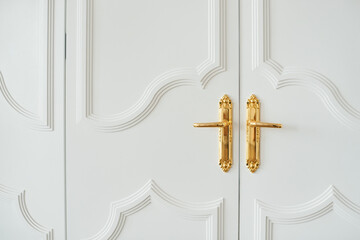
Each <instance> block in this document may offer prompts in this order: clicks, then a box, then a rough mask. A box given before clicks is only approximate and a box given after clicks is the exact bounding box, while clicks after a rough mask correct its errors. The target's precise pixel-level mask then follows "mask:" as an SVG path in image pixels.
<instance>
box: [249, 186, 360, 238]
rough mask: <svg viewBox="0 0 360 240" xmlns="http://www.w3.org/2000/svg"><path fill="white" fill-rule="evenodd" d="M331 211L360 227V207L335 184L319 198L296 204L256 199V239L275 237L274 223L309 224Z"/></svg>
mask: <svg viewBox="0 0 360 240" xmlns="http://www.w3.org/2000/svg"><path fill="white" fill-rule="evenodd" d="M331 211H334V212H335V213H336V214H337V215H338V216H340V217H342V218H343V219H345V220H346V221H347V222H349V223H350V224H352V225H353V226H355V227H358V228H360V206H357V205H356V204H354V203H353V202H351V201H350V200H349V199H347V198H346V197H345V196H344V195H343V194H342V193H341V192H340V191H339V190H337V189H336V188H335V187H334V186H333V185H331V186H330V187H329V188H328V189H327V190H326V191H325V192H324V193H322V194H321V195H320V196H318V197H317V198H315V199H313V200H311V201H309V202H307V203H304V204H300V205H296V206H289V207H282V206H274V205H270V204H266V203H264V202H262V201H259V200H255V240H272V239H273V237H272V232H273V225H274V224H286V225H293V224H302V223H307V222H311V221H313V220H315V219H318V218H321V217H322V216H324V215H326V214H327V213H329V212H331Z"/></svg>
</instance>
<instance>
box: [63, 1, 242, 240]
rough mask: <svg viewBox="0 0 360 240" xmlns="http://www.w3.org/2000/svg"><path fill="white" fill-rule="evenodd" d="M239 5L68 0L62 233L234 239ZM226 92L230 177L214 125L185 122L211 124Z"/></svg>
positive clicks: (101, 236) (85, 236) (82, 236)
mask: <svg viewBox="0 0 360 240" xmlns="http://www.w3.org/2000/svg"><path fill="white" fill-rule="evenodd" d="M237 8H238V6H237V3H236V1H229V2H227V3H226V4H225V1H223V0H202V1H196V2H194V1H180V2H179V1H168V0H166V1H162V0H158V1H151V3H150V2H148V1H130V2H129V1H128V2H124V1H120V2H119V1H108V0H107V1H95V0H94V1H78V2H77V3H76V2H69V3H68V6H67V17H68V18H67V23H68V25H67V33H68V39H67V42H68V45H67V46H68V51H67V52H68V55H67V133H66V135H67V139H66V141H67V143H66V145H67V147H66V148H67V183H68V185H67V191H68V195H67V196H68V226H69V228H68V237H69V239H143V238H144V237H145V236H147V237H149V238H156V239H184V238H186V239H196V240H198V239H209V240H210V239H229V238H230V239H235V238H237V234H238V231H237V228H238V185H237V182H238V170H237V168H238V166H239V165H238V163H237V162H236V159H238V147H237V146H238V145H237V144H238V141H237V138H238V134H237V132H238V124H237V123H238V110H237V108H238V107H236V106H238V46H237V43H238V12H237ZM229 49H230V50H231V51H229ZM224 94H228V95H229V96H230V98H232V101H233V104H234V108H235V111H234V130H233V132H234V136H233V137H234V140H233V144H234V153H233V158H234V160H235V161H234V164H233V167H232V169H231V170H230V171H229V172H228V173H224V172H222V170H221V168H220V167H219V165H218V130H217V129H195V128H193V126H192V125H193V123H194V122H201V121H205V122H207V121H217V120H218V102H219V99H220V98H221V97H222V96H223V95H224ZM225 223H226V224H225ZM175 229H176V230H175Z"/></svg>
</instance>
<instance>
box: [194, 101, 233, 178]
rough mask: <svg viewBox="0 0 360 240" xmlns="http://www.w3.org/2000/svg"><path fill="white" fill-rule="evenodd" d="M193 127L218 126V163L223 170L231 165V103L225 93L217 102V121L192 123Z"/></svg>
mask: <svg viewBox="0 0 360 240" xmlns="http://www.w3.org/2000/svg"><path fill="white" fill-rule="evenodd" d="M194 127H215V128H219V165H220V167H221V169H222V170H223V171H224V172H227V171H229V170H230V168H231V166H232V103H231V100H230V98H229V97H228V96H227V95H224V96H223V97H222V98H221V99H220V102H219V122H209V123H194Z"/></svg>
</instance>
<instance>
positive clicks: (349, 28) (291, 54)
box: [265, 0, 360, 114]
mask: <svg viewBox="0 0 360 240" xmlns="http://www.w3.org/2000/svg"><path fill="white" fill-rule="evenodd" d="M265 2H266V3H267V4H268V5H269V6H268V8H269V19H268V21H269V22H268V23H267V24H269V41H270V57H271V59H273V60H275V61H276V62H278V63H279V64H280V65H282V66H283V67H301V68H304V69H309V70H310V69H311V70H312V71H314V72H316V73H318V74H321V75H323V77H325V78H327V79H328V80H330V81H331V82H332V83H334V84H335V86H336V88H338V89H339V90H340V94H341V95H342V96H343V97H344V98H345V99H346V100H347V102H348V103H349V104H350V105H351V106H353V107H355V108H356V109H357V110H358V111H360V101H359V98H358V89H359V85H358V82H359V79H360V68H359V65H360V60H359V57H358V56H359V54H360V44H359V42H360V31H359V29H360V15H359V11H360V2H359V1H355V0H346V1H326V0H318V1H294V0H290V1H289V0H266V1H265ZM265 6H266V4H265ZM265 8H266V7H265ZM265 11H266V10H265ZM265 21H267V20H265ZM299 77H300V75H299ZM358 114H359V113H358Z"/></svg>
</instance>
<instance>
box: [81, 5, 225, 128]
mask: <svg viewBox="0 0 360 240" xmlns="http://www.w3.org/2000/svg"><path fill="white" fill-rule="evenodd" d="M208 3H209V6H208V28H209V31H208V32H209V33H208V57H207V59H205V60H204V61H203V62H202V63H201V64H200V65H198V66H196V67H194V68H176V69H172V70H169V71H167V72H164V73H162V74H160V75H159V76H157V77H156V78H155V79H153V80H152V81H151V82H150V84H149V85H148V86H147V87H146V89H145V91H144V92H143V94H142V96H141V97H140V99H139V100H138V101H137V102H136V103H135V104H134V105H133V106H131V107H129V108H128V109H127V110H125V111H123V112H120V113H117V114H113V115H108V116H104V115H99V114H96V113H94V111H93V93H92V86H93V79H92V21H93V16H92V13H93V0H80V1H78V6H77V8H78V23H77V39H78V40H77V49H78V52H77V87H76V112H77V115H76V119H77V122H78V123H79V122H83V121H85V122H89V125H90V126H94V127H95V128H96V129H97V130H100V131H103V132H117V131H122V130H125V129H128V128H131V127H132V126H134V125H136V124H137V123H139V122H140V121H142V120H143V119H144V118H146V116H148V115H149V114H150V113H151V111H152V110H153V109H154V108H155V106H156V105H157V103H158V102H159V100H160V98H161V97H162V96H163V95H164V94H165V93H166V92H167V91H169V90H171V89H173V88H176V87H179V86H200V87H202V88H204V87H205V86H206V84H207V83H208V82H209V81H210V79H212V78H213V77H214V76H215V75H217V74H219V73H221V72H223V71H225V69H226V56H225V50H226V49H225V42H226V39H225V7H226V6H225V0H208Z"/></svg>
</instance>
